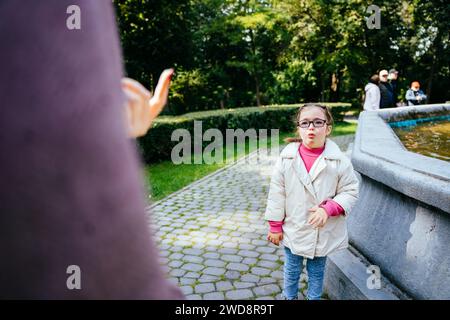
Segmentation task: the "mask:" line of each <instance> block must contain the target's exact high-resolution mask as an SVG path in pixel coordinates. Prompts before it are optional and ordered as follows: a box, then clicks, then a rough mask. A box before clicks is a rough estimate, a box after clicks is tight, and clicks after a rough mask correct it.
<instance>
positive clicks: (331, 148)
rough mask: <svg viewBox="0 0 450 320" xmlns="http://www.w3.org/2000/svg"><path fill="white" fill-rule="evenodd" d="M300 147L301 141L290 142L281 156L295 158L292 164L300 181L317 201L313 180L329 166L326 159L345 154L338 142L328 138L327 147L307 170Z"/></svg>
mask: <svg viewBox="0 0 450 320" xmlns="http://www.w3.org/2000/svg"><path fill="white" fill-rule="evenodd" d="M299 147H300V142H293V143H290V144H288V145H287V146H286V147H285V148H284V149H283V151H282V152H281V155H280V156H281V157H282V158H286V159H293V161H292V164H291V166H292V167H293V169H294V172H295V174H296V176H297V178H298V179H299V180H300V182H301V183H302V184H303V185H304V186H305V188H306V189H307V190H308V191H309V192H310V193H311V194H312V195H313V197H314V198H315V199H316V201H319V200H318V198H317V194H316V191H315V189H314V185H313V182H314V180H315V179H316V178H317V176H318V175H319V173H320V172H322V170H323V169H325V167H326V166H327V164H326V161H325V160H336V159H340V158H341V157H342V156H343V154H342V152H341V150H340V149H339V147H338V146H337V144H336V143H334V142H333V141H331V140H330V139H327V140H326V142H325V149H324V151H323V152H322V154H321V155H320V156H319V157H318V158H317V159H316V161H315V162H314V165H313V166H312V168H311V170H310V171H309V173H308V171H306V167H305V164H304V163H303V160H302V159H301V157H300V154H299V152H298V148H299Z"/></svg>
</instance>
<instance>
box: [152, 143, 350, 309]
mask: <svg viewBox="0 0 450 320" xmlns="http://www.w3.org/2000/svg"><path fill="white" fill-rule="evenodd" d="M353 139H354V136H353V135H346V136H339V137H334V138H332V140H334V141H335V142H336V143H337V144H338V145H339V146H340V147H341V149H342V150H347V147H348V145H349V144H350V143H351V142H352V141H353ZM257 156H258V154H257V153H256V152H254V153H252V154H250V155H249V156H247V157H246V158H243V159H240V160H239V161H237V162H236V163H234V164H232V165H230V166H227V167H225V168H223V169H220V170H218V171H216V172H214V173H212V174H210V175H208V176H206V177H204V178H203V179H201V180H198V181H196V182H194V183H192V184H190V185H188V186H187V187H185V188H183V189H181V190H180V191H178V192H175V193H173V194H171V195H169V196H168V197H166V198H164V199H162V200H161V201H159V202H156V203H155V204H153V205H152V206H151V207H150V211H151V212H152V214H151V215H150V224H151V227H152V229H153V231H154V236H155V238H156V241H157V243H158V245H159V248H160V255H161V258H160V260H161V263H162V264H163V266H164V268H165V270H166V272H167V274H168V277H169V279H170V280H171V281H173V282H174V283H176V284H177V285H178V286H179V287H180V288H181V290H182V291H183V292H184V294H185V295H186V297H187V299H192V300H200V299H206V300H224V299H230V300H235V299H257V300H258V299H264V300H265V299H280V294H281V290H282V284H283V261H284V257H283V256H284V252H283V249H282V248H279V247H277V246H275V245H273V244H271V243H269V242H268V241H267V240H266V236H267V231H268V225H267V223H266V222H265V221H264V210H265V207H266V200H267V193H268V190H269V183H270V176H271V173H272V168H273V165H274V163H275V160H276V156H277V155H276V154H273V155H268V154H259V158H258V164H255V158H254V157H257ZM250 160H253V161H250ZM306 281H307V274H306V270H305V269H304V270H303V273H302V275H301V278H300V288H299V299H303V297H304V296H305V295H306Z"/></svg>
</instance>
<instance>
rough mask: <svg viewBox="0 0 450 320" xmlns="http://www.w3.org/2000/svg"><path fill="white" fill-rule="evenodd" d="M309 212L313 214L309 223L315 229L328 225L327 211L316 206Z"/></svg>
mask: <svg viewBox="0 0 450 320" xmlns="http://www.w3.org/2000/svg"><path fill="white" fill-rule="evenodd" d="M308 211H309V212H311V216H310V217H309V219H308V223H309V224H310V225H312V226H313V227H314V228H322V227H323V226H324V225H325V223H327V220H328V214H327V212H326V211H325V209H323V208H319V207H318V206H314V207H312V208H311V209H309V210H308Z"/></svg>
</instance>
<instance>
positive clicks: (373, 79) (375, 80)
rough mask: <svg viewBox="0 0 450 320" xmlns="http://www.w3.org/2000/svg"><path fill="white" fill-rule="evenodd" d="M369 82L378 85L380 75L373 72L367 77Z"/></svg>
mask: <svg viewBox="0 0 450 320" xmlns="http://www.w3.org/2000/svg"><path fill="white" fill-rule="evenodd" d="M369 82H370V83H373V84H376V85H378V84H379V83H380V77H379V76H378V75H377V74H374V75H373V76H371V77H370V78H369Z"/></svg>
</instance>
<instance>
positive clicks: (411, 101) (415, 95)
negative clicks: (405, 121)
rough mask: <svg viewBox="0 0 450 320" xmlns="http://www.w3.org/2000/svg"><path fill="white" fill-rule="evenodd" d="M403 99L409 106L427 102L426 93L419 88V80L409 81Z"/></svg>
mask: <svg viewBox="0 0 450 320" xmlns="http://www.w3.org/2000/svg"><path fill="white" fill-rule="evenodd" d="M405 99H406V101H408V105H409V106H417V105H420V104H425V103H426V102H427V95H426V94H425V93H423V91H422V90H420V83H419V81H413V82H411V87H410V88H409V89H408V91H406V95H405Z"/></svg>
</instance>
